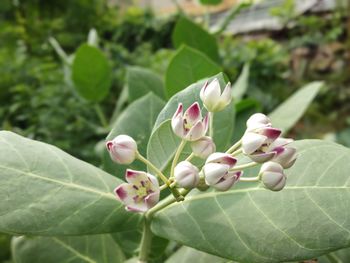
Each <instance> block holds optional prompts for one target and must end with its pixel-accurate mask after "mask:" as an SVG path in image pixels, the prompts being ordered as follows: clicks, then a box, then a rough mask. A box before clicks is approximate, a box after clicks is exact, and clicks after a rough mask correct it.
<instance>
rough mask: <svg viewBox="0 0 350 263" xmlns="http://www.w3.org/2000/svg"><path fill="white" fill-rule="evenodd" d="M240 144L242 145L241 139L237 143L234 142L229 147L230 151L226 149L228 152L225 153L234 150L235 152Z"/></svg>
mask: <svg viewBox="0 0 350 263" xmlns="http://www.w3.org/2000/svg"><path fill="white" fill-rule="evenodd" d="M241 144H242V139H240V140H239V141H238V142H236V143H235V144H234V145H232V146H231V147H230V149H228V150H227V151H226V153H232V152H234V151H235V150H237V148H238V147H240V146H241Z"/></svg>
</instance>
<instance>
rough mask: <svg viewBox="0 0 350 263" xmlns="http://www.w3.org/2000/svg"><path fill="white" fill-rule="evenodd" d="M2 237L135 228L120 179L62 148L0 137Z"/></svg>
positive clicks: (3, 133) (6, 135)
mask: <svg viewBox="0 0 350 263" xmlns="http://www.w3.org/2000/svg"><path fill="white" fill-rule="evenodd" d="M0 149H1V151H0V199H1V200H2V201H1V203H0V232H5V233H10V234H32V235H82V234H93V233H107V232H116V231H121V230H125V228H128V229H129V228H133V227H136V222H135V220H137V219H138V216H137V215H136V216H135V214H132V213H130V212H126V211H125V209H124V206H123V205H122V204H121V203H120V202H119V201H117V200H116V198H115V197H114V195H113V188H114V187H116V186H117V185H119V184H120V183H121V181H120V180H118V179H117V178H115V177H113V176H111V175H109V174H107V173H105V172H103V171H101V170H100V169H98V168H96V167H94V166H92V165H90V164H87V163H85V162H83V161H80V160H78V159H76V158H74V157H72V156H70V155H69V154H67V153H65V152H63V151H61V150H60V149H58V148H56V147H54V146H51V145H48V144H45V143H41V142H37V141H33V140H29V139H26V138H23V137H21V136H19V135H16V134H14V133H11V132H7V131H1V132H0Z"/></svg>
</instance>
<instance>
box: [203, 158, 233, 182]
mask: <svg viewBox="0 0 350 263" xmlns="http://www.w3.org/2000/svg"><path fill="white" fill-rule="evenodd" d="M229 168H230V167H229V166H228V165H226V164H218V163H208V164H206V165H204V167H203V173H204V176H205V181H206V183H207V184H208V185H214V184H216V183H217V182H218V181H220V179H221V178H222V177H224V176H225V174H226V173H227V171H228V169H229Z"/></svg>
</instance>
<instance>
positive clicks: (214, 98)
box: [202, 78, 221, 111]
mask: <svg viewBox="0 0 350 263" xmlns="http://www.w3.org/2000/svg"><path fill="white" fill-rule="evenodd" d="M220 94H221V89H220V83H219V81H218V80H217V79H216V78H215V79H214V80H212V81H211V82H210V83H209V85H208V86H207V87H206V89H205V91H204V95H203V98H204V99H202V100H203V104H204V105H205V107H206V108H207V109H208V111H212V110H215V107H216V104H217V103H219V102H220Z"/></svg>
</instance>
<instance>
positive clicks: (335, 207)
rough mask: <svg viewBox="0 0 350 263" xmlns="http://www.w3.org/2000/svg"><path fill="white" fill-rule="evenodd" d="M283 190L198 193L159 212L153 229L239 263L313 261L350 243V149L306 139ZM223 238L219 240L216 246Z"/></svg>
mask: <svg viewBox="0 0 350 263" xmlns="http://www.w3.org/2000/svg"><path fill="white" fill-rule="evenodd" d="M294 146H295V147H296V148H297V149H298V159H297V161H296V163H295V165H294V166H293V167H292V168H290V169H288V170H286V174H287V176H288V182H287V186H286V187H285V189H284V190H283V191H281V192H271V191H268V190H266V189H264V188H263V187H262V186H261V185H257V184H247V186H245V187H243V185H244V184H243V183H241V184H238V185H237V186H241V185H242V187H237V188H236V189H235V188H233V189H232V190H230V191H227V192H216V191H212V192H206V193H198V192H197V193H194V194H193V195H190V196H189V197H187V198H186V200H185V201H184V202H181V203H175V204H173V205H170V206H168V207H167V208H165V209H163V210H161V211H160V212H158V213H157V214H156V215H155V218H154V219H153V223H152V231H153V232H154V233H156V234H158V235H160V236H163V237H166V238H169V239H173V240H175V241H178V242H180V243H182V244H184V245H187V246H191V247H194V248H196V249H198V250H201V251H204V252H208V253H211V254H215V255H218V256H221V257H224V258H229V259H232V260H237V261H239V262H250V263H251V262H259V263H264V262H269V263H272V262H284V261H296V260H302V259H310V258H313V257H317V256H319V255H322V254H325V253H328V252H330V251H333V250H335V249H337V248H343V247H346V246H350V216H349V207H350V191H349V189H350V177H349V173H348V171H349V169H350V151H349V149H347V148H345V147H343V146H340V145H337V144H334V143H329V142H323V141H318V140H304V141H298V142H295V143H294ZM218 240H220V242H218Z"/></svg>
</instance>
